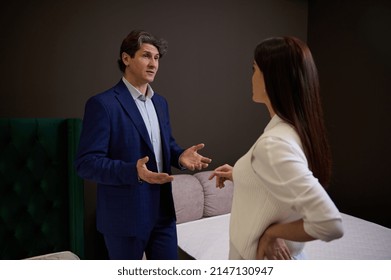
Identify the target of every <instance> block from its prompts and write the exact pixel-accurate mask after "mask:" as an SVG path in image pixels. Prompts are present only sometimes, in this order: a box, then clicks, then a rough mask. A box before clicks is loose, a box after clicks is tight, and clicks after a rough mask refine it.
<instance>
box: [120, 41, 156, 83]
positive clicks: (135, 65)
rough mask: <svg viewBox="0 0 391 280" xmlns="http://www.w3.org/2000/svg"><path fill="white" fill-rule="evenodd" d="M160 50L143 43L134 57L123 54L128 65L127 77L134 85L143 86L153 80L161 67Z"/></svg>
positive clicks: (123, 59)
mask: <svg viewBox="0 0 391 280" xmlns="http://www.w3.org/2000/svg"><path fill="white" fill-rule="evenodd" d="M159 58H160V55H159V51H158V49H157V48H156V47H155V46H154V45H151V44H142V45H141V46H140V49H139V50H138V51H137V52H136V53H135V55H134V57H133V58H132V57H130V55H128V54H127V53H123V54H122V61H123V62H124V63H125V65H126V66H127V67H126V69H125V78H126V79H127V80H129V82H130V83H131V84H132V85H133V86H136V87H137V86H143V85H146V84H148V83H151V82H153V80H154V79H155V75H156V73H157V70H158V68H159Z"/></svg>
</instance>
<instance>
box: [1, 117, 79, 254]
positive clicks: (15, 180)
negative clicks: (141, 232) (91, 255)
mask: <svg viewBox="0 0 391 280" xmlns="http://www.w3.org/2000/svg"><path fill="white" fill-rule="evenodd" d="M80 130H81V120H80V119H22V118H21V119H4V118H3V119H1V118H0V259H23V258H27V257H32V256H36V255H41V254H48V253H53V252H58V251H64V250H69V251H72V252H73V253H75V254H76V255H78V256H79V257H80V258H83V257H84V229H83V227H84V197H83V195H84V188H83V180H82V179H81V178H79V177H78V176H77V175H76V171H75V170H74V167H73V160H74V157H75V153H76V148H77V145H78V141H79V136H80Z"/></svg>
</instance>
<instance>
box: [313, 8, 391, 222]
mask: <svg viewBox="0 0 391 280" xmlns="http://www.w3.org/2000/svg"><path fill="white" fill-rule="evenodd" d="M390 31H391V2H390V1H386V0H375V1H363V0H359V1H356V0H354V1H353V0H351V1H320V0H319V1H315V0H312V1H309V20H308V44H309V45H310V47H311V48H312V52H313V54H314V57H315V59H316V61H317V64H318V68H319V73H320V79H321V90H322V96H323V99H324V105H325V109H326V119H327V123H328V126H329V132H330V137H331V144H332V148H333V152H334V180H333V184H332V187H331V189H330V194H331V195H332V197H333V199H334V201H335V202H336V203H337V205H338V206H339V208H340V210H341V211H343V212H345V213H348V214H352V215H355V216H358V217H361V218H364V219H367V220H370V221H373V222H376V223H379V224H382V225H384V226H387V227H391V215H390V214H389V213H390V210H389V209H390V207H389V205H390V201H391V180H390V168H391V162H390V159H391V146H390V143H391V122H390V112H391V86H390V80H391V37H390Z"/></svg>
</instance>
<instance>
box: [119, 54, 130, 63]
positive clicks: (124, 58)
mask: <svg viewBox="0 0 391 280" xmlns="http://www.w3.org/2000/svg"><path fill="white" fill-rule="evenodd" d="M121 58H122V62H123V63H124V64H125V66H128V65H129V63H130V59H131V57H130V55H129V54H128V53H126V52H123V53H122V54H121Z"/></svg>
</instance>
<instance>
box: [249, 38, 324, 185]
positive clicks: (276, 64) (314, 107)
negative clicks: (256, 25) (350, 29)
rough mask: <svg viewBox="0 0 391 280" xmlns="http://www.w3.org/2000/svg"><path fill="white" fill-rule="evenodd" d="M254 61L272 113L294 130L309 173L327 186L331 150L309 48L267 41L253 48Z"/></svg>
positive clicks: (296, 41) (281, 40)
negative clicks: (261, 74)
mask: <svg viewBox="0 0 391 280" xmlns="http://www.w3.org/2000/svg"><path fill="white" fill-rule="evenodd" d="M254 60H255V62H256V63H257V65H258V67H259V68H260V70H261V71H262V73H263V77H264V80H265V86H266V92H267V94H268V96H269V99H270V102H271V105H272V107H273V110H274V111H275V113H276V114H277V115H278V116H279V117H280V118H282V119H283V120H285V121H286V122H288V123H290V124H291V125H292V126H293V127H294V128H295V129H296V131H297V133H298V134H299V137H300V139H301V142H302V145H303V149H304V153H305V155H306V157H307V160H308V163H309V168H310V170H311V171H312V172H313V174H314V176H315V177H317V178H318V180H319V182H320V183H321V184H322V185H323V186H324V187H327V186H328V184H329V182H330V178H331V168H332V167H331V165H332V164H331V151H330V146H329V143H328V140H327V133H326V128H325V124H324V119H323V110H322V106H321V100H320V95H319V79H318V71H317V69H316V65H315V62H314V60H313V58H312V54H311V52H310V50H309V48H308V47H307V45H306V44H305V43H304V42H302V41H300V40H299V39H297V38H294V37H277V38H270V39H267V40H265V41H263V42H261V43H260V44H259V45H258V46H257V47H256V48H255V52H254Z"/></svg>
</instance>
